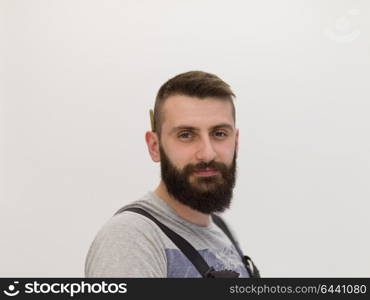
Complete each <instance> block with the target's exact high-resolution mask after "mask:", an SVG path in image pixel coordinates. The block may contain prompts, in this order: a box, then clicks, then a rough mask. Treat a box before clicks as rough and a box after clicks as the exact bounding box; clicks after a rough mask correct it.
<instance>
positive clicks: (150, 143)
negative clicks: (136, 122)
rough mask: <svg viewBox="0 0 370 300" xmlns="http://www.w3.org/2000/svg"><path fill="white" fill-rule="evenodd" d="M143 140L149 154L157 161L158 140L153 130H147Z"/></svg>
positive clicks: (158, 155)
mask: <svg viewBox="0 0 370 300" xmlns="http://www.w3.org/2000/svg"><path fill="white" fill-rule="evenodd" d="M145 141H146V145H147V147H148V151H149V154H150V156H151V158H152V160H153V161H154V162H159V161H160V160H161V159H160V154H159V140H158V135H157V134H156V133H155V132H153V131H147V132H146V133H145Z"/></svg>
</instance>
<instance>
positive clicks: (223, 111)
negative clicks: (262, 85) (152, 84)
mask: <svg viewBox="0 0 370 300" xmlns="http://www.w3.org/2000/svg"><path fill="white" fill-rule="evenodd" d="M233 97H235V95H234V94H233V92H232V91H231V89H230V87H229V85H228V84H226V83H225V82H224V81H222V80H221V79H220V78H218V77H217V76H215V75H213V74H209V73H205V72H201V71H191V72H187V73H183V74H180V75H177V76H175V77H174V78H172V79H170V80H168V81H167V82H166V83H165V84H163V85H162V87H161V88H160V89H159V91H158V94H157V97H156V102H155V107H154V116H153V119H152V131H148V132H146V134H145V139H146V143H147V147H148V151H149V154H150V156H151V158H152V160H153V161H154V162H160V166H161V181H160V183H159V185H158V187H157V188H156V189H155V190H154V191H153V192H148V193H147V194H146V195H145V196H143V197H142V198H141V199H140V200H138V201H136V202H133V203H131V204H129V205H126V206H125V207H123V208H122V209H121V210H120V211H119V212H118V213H116V214H115V215H114V216H113V217H112V218H111V219H110V220H109V221H108V222H107V223H106V224H105V225H104V226H103V228H102V229H101V230H100V231H99V233H98V234H97V236H96V238H95V240H94V242H93V243H92V245H91V247H90V250H89V252H88V255H87V259H86V265H85V274H86V276H88V277H250V276H253V275H254V276H256V273H255V272H256V269H255V266H254V265H253V263H251V261H248V259H247V258H245V257H244V258H243V257H242V255H241V251H240V249H239V248H238V245H237V243H235V241H233V237H232V236H230V237H228V235H227V229H222V224H221V225H220V224H219V222H220V221H219V218H217V216H215V215H214V213H219V212H223V211H224V210H225V209H226V208H229V206H230V202H231V199H232V195H233V188H234V185H235V174H236V157H237V153H238V141H239V130H238V129H236V128H235V108H234V103H233ZM133 207H136V208H141V209H142V210H144V212H143V211H142V210H141V211H135V210H129V209H130V208H131V209H132V208H133ZM147 213H149V215H147ZM217 220H218V221H217ZM216 221H217V222H216ZM158 222H159V223H158ZM216 223H217V225H216ZM162 224H163V225H164V226H162ZM163 227H166V228H164V229H163ZM167 228H168V229H169V230H168V229H167ZM166 230H167V231H166ZM168 231H170V233H168ZM166 232H167V233H166ZM171 232H175V235H179V236H180V238H173V234H172V233H171ZM229 234H230V233H229ZM176 239H181V240H182V239H185V244H187V246H186V247H185V246H183V247H180V246H179V244H181V242H176ZM233 242H234V243H233ZM188 244H190V245H188ZM184 248H186V249H184ZM189 248H192V249H189ZM257 272H258V271H257ZM252 273H253V274H252Z"/></svg>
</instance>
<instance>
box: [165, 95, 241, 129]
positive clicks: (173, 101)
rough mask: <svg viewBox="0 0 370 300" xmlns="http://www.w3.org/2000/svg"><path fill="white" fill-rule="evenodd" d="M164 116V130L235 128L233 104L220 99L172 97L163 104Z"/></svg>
mask: <svg viewBox="0 0 370 300" xmlns="http://www.w3.org/2000/svg"><path fill="white" fill-rule="evenodd" d="M162 116H163V123H162V128H163V129H164V130H166V129H171V128H172V127H176V126H192V127H198V128H209V127H212V126H216V125H218V124H230V125H231V126H233V127H234V118H233V110H232V104H231V103H230V101H227V100H224V99H219V98H204V99H200V98H197V97H189V96H184V95H174V96H170V97H168V98H167V99H166V100H165V102H164V104H163V107H162Z"/></svg>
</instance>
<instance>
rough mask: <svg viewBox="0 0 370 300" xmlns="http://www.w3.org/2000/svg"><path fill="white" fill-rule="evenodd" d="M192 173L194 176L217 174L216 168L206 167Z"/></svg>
mask: <svg viewBox="0 0 370 300" xmlns="http://www.w3.org/2000/svg"><path fill="white" fill-rule="evenodd" d="M194 174H195V175H196V176H214V175H217V174H218V171H217V170H216V169H206V170H202V171H195V172H194Z"/></svg>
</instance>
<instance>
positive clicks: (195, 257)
mask: <svg viewBox="0 0 370 300" xmlns="http://www.w3.org/2000/svg"><path fill="white" fill-rule="evenodd" d="M123 211H132V212H135V213H138V214H141V215H144V216H145V217H147V218H149V219H150V220H152V221H153V222H154V223H155V224H157V225H158V227H159V228H161V229H162V231H163V232H164V233H165V234H166V235H167V237H168V238H169V239H170V240H171V241H172V242H173V243H174V244H175V245H176V246H177V247H178V248H179V249H180V250H181V251H182V252H183V253H184V255H185V256H186V257H187V258H188V259H189V260H190V262H191V263H192V264H193V265H194V267H195V268H196V269H197V270H198V272H199V273H200V274H201V275H202V277H205V278H206V277H208V276H209V275H210V273H211V272H212V271H214V269H213V268H212V267H210V266H209V265H208V264H207V262H206V261H205V260H204V258H203V257H202V256H201V255H200V254H199V252H198V251H197V250H196V249H195V248H194V247H193V246H192V245H191V244H190V243H189V242H188V241H187V240H185V239H184V238H183V237H181V236H180V235H178V234H177V233H176V232H174V231H172V230H171V229H169V228H168V227H167V226H166V225H164V224H163V223H161V222H160V221H158V220H157V219H156V218H155V217H153V216H152V215H151V214H150V213H148V212H147V211H146V210H144V209H142V208H139V207H129V208H125V207H123V208H121V209H120V210H119V211H117V212H116V214H119V213H121V212H123ZM212 219H213V221H214V222H215V224H216V225H217V226H218V227H220V228H221V230H222V231H223V232H224V233H225V234H226V235H227V236H228V238H229V239H230V240H231V242H232V244H233V245H234V247H235V249H236V250H237V252H238V253H239V255H240V257H241V258H242V262H243V264H244V266H245V268H246V269H247V271H248V273H249V276H250V277H254V278H259V277H260V274H259V271H258V269H257V267H256V266H255V265H254V263H253V261H252V260H251V259H250V257H249V256H246V255H243V252H242V251H241V249H240V247H239V245H238V244H237V242H236V241H235V239H234V237H233V235H232V234H231V232H230V230H229V228H228V227H227V225H226V223H225V222H224V221H223V220H222V218H221V217H219V216H217V215H212Z"/></svg>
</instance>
